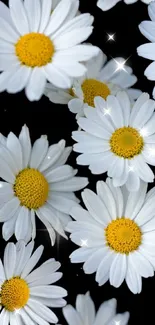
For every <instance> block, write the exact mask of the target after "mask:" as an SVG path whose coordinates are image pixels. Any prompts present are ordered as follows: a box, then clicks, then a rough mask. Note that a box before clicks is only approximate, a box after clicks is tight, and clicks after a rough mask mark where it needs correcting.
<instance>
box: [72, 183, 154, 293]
mask: <svg viewBox="0 0 155 325" xmlns="http://www.w3.org/2000/svg"><path fill="white" fill-rule="evenodd" d="M146 191H147V183H145V182H141V185H140V187H139V190H138V191H137V192H136V193H133V192H128V191H127V190H126V187H124V186H123V187H122V188H121V187H118V188H116V187H114V186H113V183H112V180H111V179H110V178H107V180H106V182H103V181H99V182H97V194H95V193H94V192H92V191H90V190H89V189H86V190H84V191H83V193H82V198H83V202H84V204H85V206H86V208H87V210H88V211H87V210H84V209H83V208H81V207H80V206H79V207H75V208H73V209H72V211H71V216H72V217H73V218H74V219H75V221H71V222H69V224H68V225H67V231H69V232H70V233H71V235H70V238H71V240H72V241H73V242H74V243H75V244H76V245H78V246H81V247H80V248H79V249H77V250H75V251H74V252H73V253H72V254H71V256H70V258H71V262H72V263H84V265H83V269H84V272H85V273H86V274H91V273H94V272H96V277H95V280H96V281H97V282H98V284H99V285H100V286H101V285H103V284H104V283H105V282H107V281H108V279H109V281H110V284H111V285H112V286H114V287H116V288H118V287H119V286H120V285H121V284H122V283H123V281H124V280H125V281H126V284H127V286H128V287H129V289H130V290H131V291H132V292H133V293H135V294H136V293H140V292H141V289H142V277H144V278H148V277H151V276H153V275H154V268H155V188H153V189H152V190H150V191H149V192H148V193H147V194H146Z"/></svg>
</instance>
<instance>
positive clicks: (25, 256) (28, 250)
mask: <svg viewBox="0 0 155 325" xmlns="http://www.w3.org/2000/svg"><path fill="white" fill-rule="evenodd" d="M33 246H34V244H33V242H30V243H29V244H28V245H27V246H26V245H25V243H24V242H23V241H19V242H17V244H16V245H15V244H13V243H8V244H7V246H6V248H5V251H4V260H3V263H2V261H1V260H0V286H1V288H0V305H1V312H0V323H1V324H3V325H4V324H5V325H13V324H20V325H36V324H37V325H49V323H57V321H58V319H57V317H56V315H55V314H54V312H53V311H52V310H50V309H49V308H48V307H54V308H55V307H63V306H65V304H66V302H65V300H64V299H63V297H65V296H67V291H66V290H65V289H63V288H61V287H59V286H55V285H53V283H54V282H56V281H58V280H59V279H60V278H61V277H62V273H61V272H56V271H57V270H58V269H59V268H60V263H59V262H56V261H55V259H54V258H50V259H49V260H47V261H46V262H45V263H43V264H42V265H41V266H40V267H37V268H36V269H35V270H33V269H34V267H35V266H36V264H37V262H38V261H39V259H40V257H41V255H42V252H43V246H39V247H38V249H36V251H35V252H34V253H33V254H32V251H33ZM32 270H33V271H32ZM50 284H52V285H50ZM47 306H48V307H47Z"/></svg>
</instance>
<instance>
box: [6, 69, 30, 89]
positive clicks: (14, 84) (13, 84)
mask: <svg viewBox="0 0 155 325" xmlns="http://www.w3.org/2000/svg"><path fill="white" fill-rule="evenodd" d="M30 73H31V68H29V67H26V66H24V65H22V66H19V67H18V68H17V70H16V72H15V73H14V74H13V75H12V77H11V78H10V80H9V82H8V85H7V89H6V90H7V92H8V93H10V94H15V93H17V92H19V91H21V90H23V89H24V88H25V86H26V85H27V83H28V80H29V77H30Z"/></svg>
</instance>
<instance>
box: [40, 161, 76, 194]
mask: <svg viewBox="0 0 155 325" xmlns="http://www.w3.org/2000/svg"><path fill="white" fill-rule="evenodd" d="M76 173H77V171H76V170H74V169H73V168H72V167H71V166H69V165H64V166H60V167H57V168H55V169H53V170H51V171H49V172H45V177H46V179H47V181H48V182H49V183H51V191H52V183H54V182H60V181H64V180H66V179H69V178H72V177H74V175H75V174H76Z"/></svg>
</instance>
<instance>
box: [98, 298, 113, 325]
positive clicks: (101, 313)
mask: <svg viewBox="0 0 155 325" xmlns="http://www.w3.org/2000/svg"><path fill="white" fill-rule="evenodd" d="M116 306H117V301H116V299H114V298H113V299H110V300H108V301H105V302H103V303H102V304H101V306H100V307H99V310H98V311H97V314H96V318H95V322H94V325H100V324H101V323H102V324H103V325H107V324H109V323H108V322H109V320H110V319H111V318H112V317H114V315H115V314H116Z"/></svg>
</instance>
